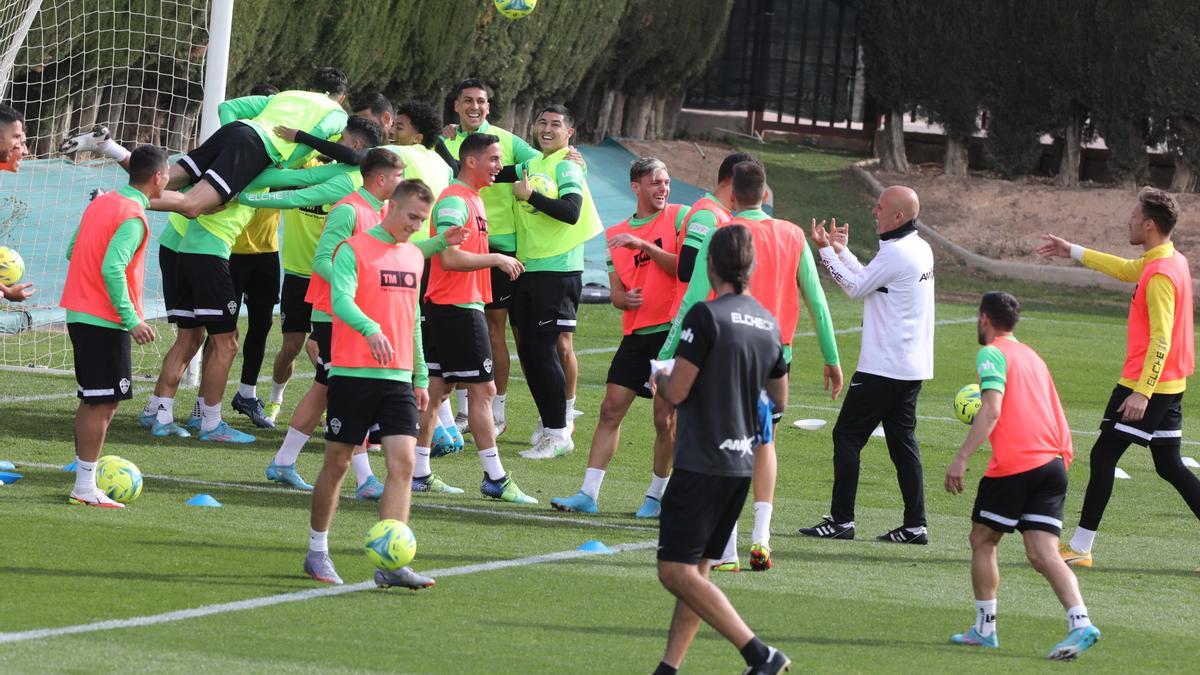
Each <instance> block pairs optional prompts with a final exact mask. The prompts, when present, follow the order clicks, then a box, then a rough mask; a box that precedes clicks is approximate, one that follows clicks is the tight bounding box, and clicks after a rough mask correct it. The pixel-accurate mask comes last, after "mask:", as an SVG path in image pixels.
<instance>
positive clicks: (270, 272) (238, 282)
mask: <svg viewBox="0 0 1200 675" xmlns="http://www.w3.org/2000/svg"><path fill="white" fill-rule="evenodd" d="M229 274H230V276H231V277H233V292H234V295H236V296H237V298H238V300H243V299H244V300H245V302H246V305H247V306H248V307H274V306H275V305H277V304H279V254H278V253H231V254H230V255H229Z"/></svg>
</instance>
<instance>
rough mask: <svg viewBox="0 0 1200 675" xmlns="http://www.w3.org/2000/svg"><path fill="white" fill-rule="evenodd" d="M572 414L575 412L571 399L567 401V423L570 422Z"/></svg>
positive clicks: (573, 402) (572, 399)
mask: <svg viewBox="0 0 1200 675" xmlns="http://www.w3.org/2000/svg"><path fill="white" fill-rule="evenodd" d="M574 412H575V398H574V397H572V398H569V399H567V421H568V422H570V421H571V417H572V415H573V413H574Z"/></svg>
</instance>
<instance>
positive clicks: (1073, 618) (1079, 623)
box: [1067, 605, 1092, 630]
mask: <svg viewBox="0 0 1200 675" xmlns="http://www.w3.org/2000/svg"><path fill="white" fill-rule="evenodd" d="M1090 625H1092V620H1091V619H1089V618H1088V611H1087V607H1085V606H1083V605H1075V606H1074V607H1072V608H1071V609H1068V610H1067V630H1075V629H1076V628H1087V627H1088V626H1090Z"/></svg>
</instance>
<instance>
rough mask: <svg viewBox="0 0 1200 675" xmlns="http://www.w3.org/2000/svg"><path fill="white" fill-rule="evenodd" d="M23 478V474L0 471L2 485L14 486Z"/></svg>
mask: <svg viewBox="0 0 1200 675" xmlns="http://www.w3.org/2000/svg"><path fill="white" fill-rule="evenodd" d="M22 477H23V476H21V474H19V473H13V472H12V471H0V483H3V484H4V485H12V484H13V483H15V482H17V481H19V480H21V478H22Z"/></svg>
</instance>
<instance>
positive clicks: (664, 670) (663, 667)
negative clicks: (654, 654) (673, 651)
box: [652, 661, 679, 675]
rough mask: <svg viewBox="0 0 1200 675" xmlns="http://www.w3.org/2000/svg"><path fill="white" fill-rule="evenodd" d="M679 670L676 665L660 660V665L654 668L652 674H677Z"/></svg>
mask: <svg viewBox="0 0 1200 675" xmlns="http://www.w3.org/2000/svg"><path fill="white" fill-rule="evenodd" d="M678 672H679V669H678V668H675V667H674V666H668V665H667V664H666V663H665V662H663V661H659V662H658V667H657V668H655V669H654V673H653V674H652V675H675V674H676V673H678Z"/></svg>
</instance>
